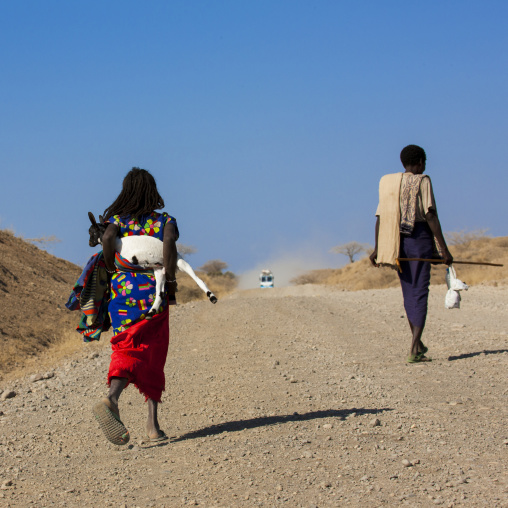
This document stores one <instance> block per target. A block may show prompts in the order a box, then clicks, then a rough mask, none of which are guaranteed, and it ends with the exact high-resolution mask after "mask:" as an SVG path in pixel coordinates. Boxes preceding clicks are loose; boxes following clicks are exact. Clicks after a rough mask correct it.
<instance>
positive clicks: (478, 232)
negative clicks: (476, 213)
mask: <svg viewBox="0 0 508 508" xmlns="http://www.w3.org/2000/svg"><path fill="white" fill-rule="evenodd" d="M488 231H489V230H488V229H475V230H472V231H466V230H461V231H450V232H448V233H445V238H446V242H447V243H448V244H449V245H462V246H464V247H468V246H469V245H470V244H471V242H475V241H477V240H483V239H485V238H491V236H490V235H489V234H487V233H488Z"/></svg>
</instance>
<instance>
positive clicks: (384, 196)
mask: <svg viewBox="0 0 508 508" xmlns="http://www.w3.org/2000/svg"><path fill="white" fill-rule="evenodd" d="M426 159H427V157H426V154H425V151H424V150H423V148H421V147H419V146H416V145H409V146H406V147H405V148H404V149H403V150H402V152H401V153H400V160H401V162H402V165H403V166H404V169H405V173H397V174H391V175H385V176H384V177H383V178H382V179H381V182H380V185H379V205H378V209H377V211H376V216H377V220H376V230H375V247H374V252H373V253H372V254H371V255H370V261H371V263H372V264H373V265H374V266H376V267H377V266H383V265H384V266H386V265H388V266H392V267H397V268H398V269H399V279H400V285H401V288H402V295H403V298H404V308H405V310H406V315H407V318H408V321H409V326H410V328H411V334H412V341H411V351H410V355H409V358H408V362H409V363H418V362H425V361H430V358H428V357H427V356H425V354H426V353H427V351H428V348H427V347H426V346H425V345H424V344H423V342H422V340H421V338H422V333H423V329H424V328H425V320H426V317H427V302H428V296H429V284H430V263H429V262H424V261H401V262H400V263H399V262H398V260H397V258H425V259H431V258H436V257H441V258H442V259H444V262H445V263H446V264H447V265H450V264H451V263H452V262H453V256H452V255H451V254H450V251H449V250H448V247H447V245H446V241H445V239H444V236H443V232H442V230H441V224H440V222H439V218H438V215H437V209H436V204H435V200H434V193H433V191H432V183H431V181H430V178H429V177H428V176H427V175H423V172H424V171H425V164H426ZM436 247H437V248H436Z"/></svg>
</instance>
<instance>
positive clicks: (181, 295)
mask: <svg viewBox="0 0 508 508" xmlns="http://www.w3.org/2000/svg"><path fill="white" fill-rule="evenodd" d="M196 275H197V276H198V277H199V278H200V279H201V280H202V281H203V282H204V283H205V284H206V285H207V286H208V289H210V291H211V292H212V293H213V294H214V295H215V296H216V297H217V298H218V299H219V300H220V299H221V298H222V297H224V296H226V295H227V294H229V293H231V292H233V291H234V290H235V289H236V286H237V285H238V280H237V278H236V277H235V276H234V275H233V274H232V273H231V272H226V273H225V274H221V275H207V274H206V273H204V272H196ZM176 278H177V281H178V293H177V294H176V301H177V302H178V303H187V302H191V301H193V300H206V299H207V297H206V294H205V293H204V292H203V291H201V289H200V288H199V287H198V286H197V285H196V283H195V282H194V281H193V280H192V279H191V278H190V277H189V276H188V275H187V274H185V273H181V272H178V273H177V276H176Z"/></svg>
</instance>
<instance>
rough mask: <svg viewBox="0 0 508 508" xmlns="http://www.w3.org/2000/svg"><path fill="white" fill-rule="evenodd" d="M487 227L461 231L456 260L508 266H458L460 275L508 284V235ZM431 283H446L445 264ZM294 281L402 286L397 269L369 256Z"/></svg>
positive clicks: (472, 281)
mask: <svg viewBox="0 0 508 508" xmlns="http://www.w3.org/2000/svg"><path fill="white" fill-rule="evenodd" d="M485 232H486V230H482V231H480V232H478V231H477V232H475V235H476V238H473V237H472V236H471V233H472V232H469V235H465V236H464V233H461V234H460V235H459V236H457V238H458V239H459V240H460V243H457V244H453V245H451V244H450V245H451V252H452V254H453V256H454V258H455V259H457V260H461V261H487V262H491V263H500V264H503V265H504V267H502V268H501V267H499V268H498V267H490V266H477V265H456V266H455V269H456V270H457V273H458V276H459V278H460V279H461V280H463V281H464V282H466V283H467V284H471V285H475V284H488V285H494V286H496V285H498V284H499V283H503V284H508V237H497V238H491V237H488V236H486V235H485ZM431 273H432V277H431V284H444V281H445V279H444V278H445V267H444V266H443V265H436V266H433V267H432V272H431ZM291 282H292V283H293V284H329V285H335V286H339V287H340V288H342V289H346V290H350V291H356V290H360V289H384V288H389V287H396V286H398V285H399V278H398V276H397V272H396V271H395V270H390V269H389V268H374V267H373V266H372V265H371V264H370V261H369V260H368V259H362V260H360V261H358V262H356V263H353V264H351V263H350V264H348V265H346V266H344V267H343V268H340V269H337V270H333V269H325V270H313V271H310V272H308V273H305V274H303V275H300V276H299V277H296V278H295V279H293V280H292V281H291Z"/></svg>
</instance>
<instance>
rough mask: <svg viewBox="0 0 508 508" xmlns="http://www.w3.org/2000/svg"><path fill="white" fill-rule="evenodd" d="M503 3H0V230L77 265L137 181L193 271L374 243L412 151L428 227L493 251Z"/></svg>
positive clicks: (498, 218) (321, 256) (498, 203)
mask: <svg viewBox="0 0 508 508" xmlns="http://www.w3.org/2000/svg"><path fill="white" fill-rule="evenodd" d="M507 15H508V4H507V3H506V2H503V1H488V0H487V1H468V0H461V1H446V0H445V1H437V0H436V1H433V0H430V1H426V2H416V1H407V0H406V1H389V0H388V1H383V2H379V1H359V2H353V1H339V0H334V1H326V0H321V1H311V0H307V1H300V0H291V1H289V0H279V1H276V0H271V1H264V0H256V1H247V0H244V1H238V0H235V1H227V0H221V1H192V0H181V1H168V0H166V1H157V0H154V1H150V2H141V1H130V0H122V1H121V2H120V1H116V0H112V1H108V2H102V1H101V2H98V1H88V2H68V1H55V0H45V1H44V2H41V1H24V0H19V1H17V2H6V1H4V2H0V23H1V30H0V45H1V48H2V52H1V55H0V63H1V69H2V79H1V80H0V92H1V97H2V101H1V103H0V171H1V183H0V189H1V190H0V219H1V222H0V227H2V228H8V227H12V228H13V229H14V230H15V231H16V232H17V233H18V234H21V235H23V236H25V237H28V238H31V237H40V236H49V235H56V236H57V237H58V238H60V239H61V243H59V244H56V245H54V246H53V247H52V248H51V249H50V250H51V252H53V253H54V254H56V255H57V256H59V257H63V258H66V259H69V260H71V261H73V262H76V263H78V264H83V263H84V262H85V261H86V259H88V257H89V256H90V255H91V254H92V253H93V251H92V249H90V248H89V247H88V243H87V241H88V234H87V230H88V226H89V224H88V218H87V212H88V211H89V210H92V211H93V212H94V213H96V214H98V213H99V212H101V211H102V210H104V208H105V207H106V206H107V205H109V204H110V203H111V202H112V201H113V200H114V198H115V197H116V196H117V194H118V192H119V191H120V188H121V181H122V179H123V177H124V175H125V174H126V173H127V171H128V170H129V169H130V168H131V167H132V166H140V167H143V168H146V169H149V170H150V171H151V172H152V173H153V174H154V176H155V178H156V180H157V183H158V186H159V190H160V193H161V194H162V196H163V197H164V199H165V201H166V210H167V211H168V212H169V213H171V214H172V215H174V216H176V217H177V219H178V223H179V227H180V230H181V241H182V243H185V244H190V245H194V246H195V247H197V249H198V252H197V253H196V254H194V255H193V256H192V257H191V258H190V261H191V263H192V264H193V265H194V266H200V265H201V264H203V263H204V262H205V261H207V260H209V259H216V258H220V259H223V260H224V261H226V262H228V263H229V265H230V268H231V269H232V270H233V271H235V272H237V273H240V272H244V271H248V270H252V269H257V267H259V266H261V265H267V264H268V265H269V264H270V263H272V262H274V263H275V260H279V261H280V260H281V259H285V258H286V257H291V256H293V257H297V258H299V259H301V260H302V263H303V264H305V265H308V266H309V267H310V268H313V267H318V266H339V265H340V264H342V263H343V262H345V258H343V257H342V256H339V255H333V254H329V253H328V250H329V249H330V247H332V246H333V245H337V244H341V243H345V242H348V241H351V240H357V241H360V242H370V243H372V241H373V226H374V217H373V214H374V212H375V209H376V205H377V187H378V181H379V178H380V177H381V175H382V174H384V173H387V172H395V171H400V170H401V166H400V162H399V158H398V157H399V153H400V150H401V149H402V147H404V146H405V145H407V144H410V143H415V144H419V145H421V146H423V147H424V148H425V150H426V152H427V157H428V160H427V173H428V174H429V175H430V176H431V177H432V181H433V184H434V190H435V194H436V200H437V205H438V211H439V214H440V218H441V222H442V225H443V229H444V230H445V231H456V230H462V229H468V230H470V229H478V228H489V229H490V232H491V234H493V235H496V236H498V235H507V234H508V232H507V228H506V223H505V216H506V211H507V207H506V200H505V194H506V184H507V177H506V169H505V166H506V161H505V160H504V149H503V148H502V147H503V146H506V134H507V123H508V120H507V118H508V108H507V104H508V101H507V90H508V79H507V77H508V71H507V69H508V66H507V55H508V45H507V39H508V36H507V32H508V31H507V30H506V19H507Z"/></svg>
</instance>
